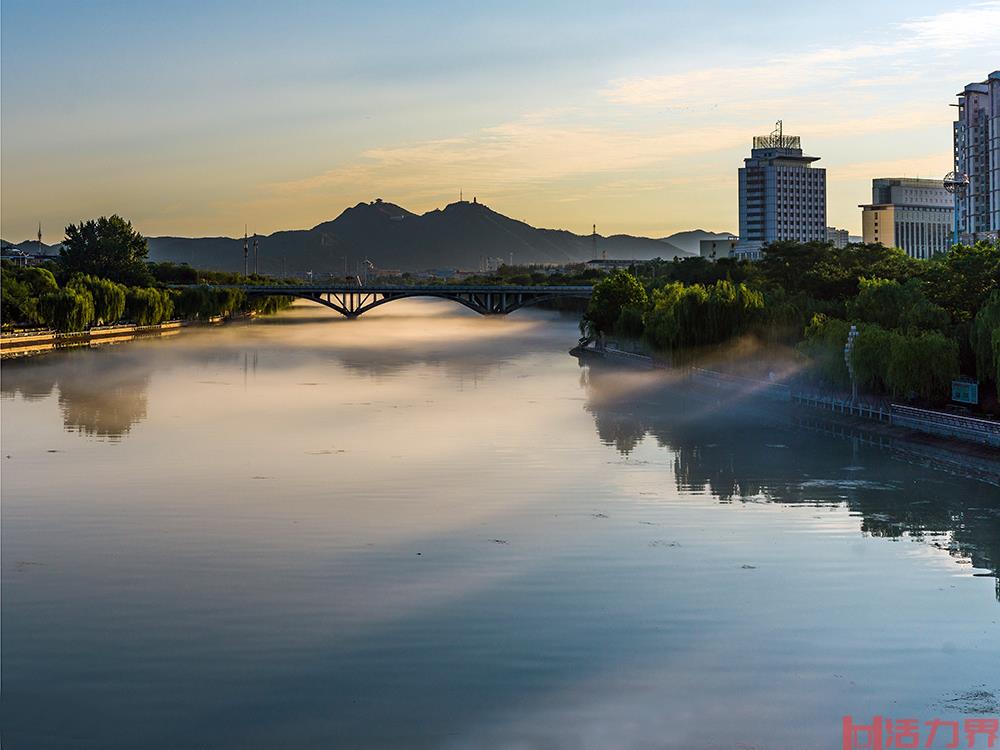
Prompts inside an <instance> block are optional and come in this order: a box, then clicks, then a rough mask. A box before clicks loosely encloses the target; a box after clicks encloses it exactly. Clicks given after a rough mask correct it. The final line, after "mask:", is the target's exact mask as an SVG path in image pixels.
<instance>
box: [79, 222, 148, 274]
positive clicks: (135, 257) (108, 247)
mask: <svg viewBox="0 0 1000 750" xmlns="http://www.w3.org/2000/svg"><path fill="white" fill-rule="evenodd" d="M148 252H149V250H148V248H147V246H146V239H145V238H144V237H143V236H142V235H141V234H139V233H138V232H137V231H136V230H135V229H133V228H132V224H131V222H128V221H126V220H125V219H123V218H122V217H121V216H118V215H117V214H115V215H114V216H111V217H107V216H102V217H101V218H99V219H96V220H94V219H91V220H90V221H86V222H82V221H81V222H80V223H79V224H70V225H69V226H68V227H66V239H64V240H63V247H62V249H61V250H60V251H59V263H60V265H61V266H62V268H63V269H64V270H65V271H66V272H68V273H71V274H72V273H83V274H89V275H91V276H99V277H102V278H106V279H111V280H112V281H116V282H118V283H121V284H129V285H131V284H145V283H149V282H150V281H151V276H150V273H149V269H148V268H147V266H146V256H147V255H148Z"/></svg>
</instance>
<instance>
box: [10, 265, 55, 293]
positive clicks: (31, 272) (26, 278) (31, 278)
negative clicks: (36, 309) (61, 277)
mask: <svg viewBox="0 0 1000 750" xmlns="http://www.w3.org/2000/svg"><path fill="white" fill-rule="evenodd" d="M17 275H18V277H19V278H20V279H21V281H23V282H24V283H25V284H26V285H27V286H28V289H30V290H31V293H32V294H33V295H35V296H36V297H41V296H42V295H43V294H48V293H49V292H55V291H58V290H59V285H58V284H57V283H56V277H55V276H53V275H52V271H50V270H48V269H47V268H38V267H37V266H36V267H33V268H22V269H20V270H19V271H18V272H17Z"/></svg>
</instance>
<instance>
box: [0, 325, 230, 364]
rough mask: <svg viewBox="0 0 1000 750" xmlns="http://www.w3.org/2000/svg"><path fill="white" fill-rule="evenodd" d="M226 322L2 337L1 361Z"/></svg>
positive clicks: (51, 332)
mask: <svg viewBox="0 0 1000 750" xmlns="http://www.w3.org/2000/svg"><path fill="white" fill-rule="evenodd" d="M225 321H226V319H225V318H223V317H222V316H216V317H212V318H208V319H207V320H204V321H196V320H168V321H165V322H163V323H158V324H156V325H149V326H139V325H130V324H129V325H112V326H95V327H94V328H90V329H88V330H86V331H70V332H67V333H60V332H58V331H53V330H51V329H37V330H31V331H22V332H18V333H6V334H3V335H0V359H8V358H12V357H26V356H31V355H35V354H43V353H45V352H49V351H54V350H56V349H68V348H72V347H79V346H97V345H102V344H119V343H124V342H126V341H133V340H135V339H137V338H145V337H152V336H169V335H173V334H176V333H179V332H180V330H181V329H182V328H187V327H189V326H202V325H220V324H222V323H224V322H225Z"/></svg>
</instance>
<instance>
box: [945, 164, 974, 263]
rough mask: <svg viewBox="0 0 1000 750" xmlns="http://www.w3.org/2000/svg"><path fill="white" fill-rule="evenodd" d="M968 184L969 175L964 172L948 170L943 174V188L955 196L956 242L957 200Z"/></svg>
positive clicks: (956, 232)
mask: <svg viewBox="0 0 1000 750" xmlns="http://www.w3.org/2000/svg"><path fill="white" fill-rule="evenodd" d="M968 186H969V175H967V174H965V172H949V173H948V174H946V175H945V176H944V189H945V190H947V191H948V192H949V193H951V194H952V195H954V196H955V241H954V242H953V243H952V244H953V245H957V244H958V201H959V197H960V196H961V195H962V194H963V193H965V191H966V189H967V188H968Z"/></svg>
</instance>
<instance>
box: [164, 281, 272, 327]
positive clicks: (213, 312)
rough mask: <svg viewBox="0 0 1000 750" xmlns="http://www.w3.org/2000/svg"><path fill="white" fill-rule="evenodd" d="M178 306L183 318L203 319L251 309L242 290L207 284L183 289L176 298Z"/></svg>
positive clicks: (179, 313)
mask: <svg viewBox="0 0 1000 750" xmlns="http://www.w3.org/2000/svg"><path fill="white" fill-rule="evenodd" d="M268 299H270V298H268ZM176 308H177V314H178V315H180V316H181V317H183V318H198V319H201V320H207V319H208V318H213V317H216V316H220V315H221V316H228V315H233V314H234V313H237V312H242V311H244V310H246V309H249V308H248V307H247V298H246V295H245V294H244V293H243V292H242V291H241V290H239V289H229V288H225V287H214V286H207V285H203V286H197V287H189V288H187V289H182V290H181V292H180V294H179V295H178V297H177V300H176Z"/></svg>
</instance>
